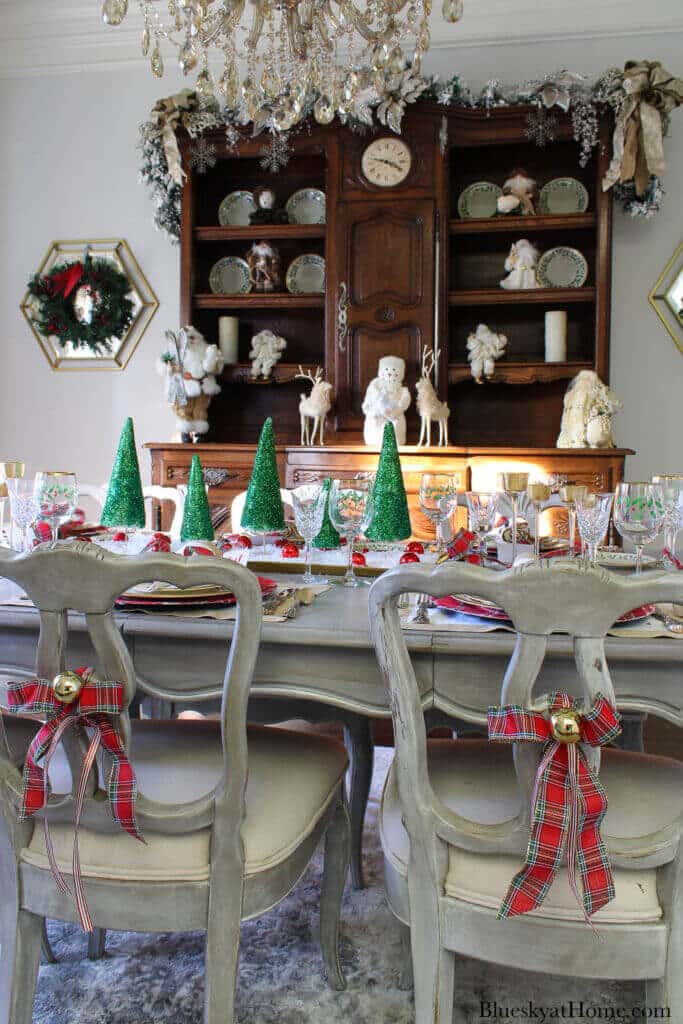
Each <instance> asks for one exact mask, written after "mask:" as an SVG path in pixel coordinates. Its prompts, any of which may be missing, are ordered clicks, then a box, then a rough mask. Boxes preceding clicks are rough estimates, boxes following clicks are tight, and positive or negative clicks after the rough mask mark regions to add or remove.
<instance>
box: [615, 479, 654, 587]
mask: <svg viewBox="0 0 683 1024" xmlns="http://www.w3.org/2000/svg"><path fill="white" fill-rule="evenodd" d="M664 516H665V508H664V495H663V493H662V488H661V487H659V486H658V485H657V484H650V483H642V482H633V483H621V484H617V490H616V495H615V499H614V525H615V526H616V528H617V530H618V531H619V533H620V534H621V536H622V537H623V538H624V540H628V541H630V542H631V543H632V544H633V545H634V547H635V549H636V572H637V573H639V572H642V560H643V548H644V547H645V545H646V544H650V543H651V542H652V541H653V540H656V538H657V537H658V535H659V534H660V533H661V531H662V528H663V526H664Z"/></svg>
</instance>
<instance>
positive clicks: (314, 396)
mask: <svg viewBox="0 0 683 1024" xmlns="http://www.w3.org/2000/svg"><path fill="white" fill-rule="evenodd" d="M296 377H297V379H298V378H301V379H302V380H310V381H311V383H312V384H313V388H312V390H311V393H310V395H304V394H302V395H301V396H300V401H299V418H300V419H301V444H302V445H308V446H312V445H314V444H315V435H316V432H317V434H318V444H319V445H321V446H322V445H323V444H324V443H325V440H324V435H325V420H326V418H327V414H328V412H329V411H330V409H331V408H332V399H331V398H330V393H331V391H332V385H331V384H329V383H328V382H327V381H326V380H323V369H322V366H317V367H316V370H315V377H313V376H312V375H311V374H310V373H304V371H303V369H302V368H301V365H300V366H299V372H298V373H297V375H296ZM309 420H313V430H311V424H310V423H309Z"/></svg>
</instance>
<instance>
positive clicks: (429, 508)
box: [419, 473, 458, 555]
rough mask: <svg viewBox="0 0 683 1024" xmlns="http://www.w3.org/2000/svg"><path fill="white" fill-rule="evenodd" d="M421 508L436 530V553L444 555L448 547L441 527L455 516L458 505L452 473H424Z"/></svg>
mask: <svg viewBox="0 0 683 1024" xmlns="http://www.w3.org/2000/svg"><path fill="white" fill-rule="evenodd" d="M419 501H420V508H421V510H422V512H423V513H424V515H425V516H426V517H427V519H429V521H430V523H433V524H434V527H435V530H436V553H437V555H441V554H443V552H444V550H445V548H446V545H445V544H444V541H443V538H442V536H441V530H440V526H441V524H442V523H445V522H446V521H447V520H449V519H450V518H451V516H452V515H453V513H454V511H455V509H456V507H457V504H458V492H457V489H456V483H455V478H454V477H453V476H452V475H451V474H450V473H423V474H422V477H421V479H420V494H419Z"/></svg>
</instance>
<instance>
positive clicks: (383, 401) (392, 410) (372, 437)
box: [362, 356, 410, 448]
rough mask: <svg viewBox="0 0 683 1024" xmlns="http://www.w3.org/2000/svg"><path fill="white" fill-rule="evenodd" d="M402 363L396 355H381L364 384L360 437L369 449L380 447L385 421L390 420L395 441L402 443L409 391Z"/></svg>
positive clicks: (404, 440)
mask: <svg viewBox="0 0 683 1024" xmlns="http://www.w3.org/2000/svg"><path fill="white" fill-rule="evenodd" d="M405 372H406V364H405V362H404V360H403V359H401V358H400V357H399V356H383V357H382V359H380V361H379V364H378V367H377V376H376V377H375V378H374V380H371V381H370V383H369V384H368V387H367V390H366V392H365V398H364V399H363V407H362V408H363V414H364V415H365V423H364V425H363V440H364V442H365V444H367V445H368V446H369V447H371V448H381V447H382V439H383V437H384V425H385V423H393V424H394V430H395V431H396V443H397V444H405V443H406V418H405V411H406V409H407V408H408V406H409V405H410V391H409V390H408V388H407V387H404V385H403V378H404V377H405Z"/></svg>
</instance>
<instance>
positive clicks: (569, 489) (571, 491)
mask: <svg viewBox="0 0 683 1024" xmlns="http://www.w3.org/2000/svg"><path fill="white" fill-rule="evenodd" d="M587 494H588V488H587V487H586V485H585V484H564V485H563V486H562V487H560V501H562V502H564V504H565V505H566V506H567V518H568V519H569V557H570V558H573V557H574V545H575V543H576V508H575V502H576V501H577V499H579V498H585V497H586V495H587Z"/></svg>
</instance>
